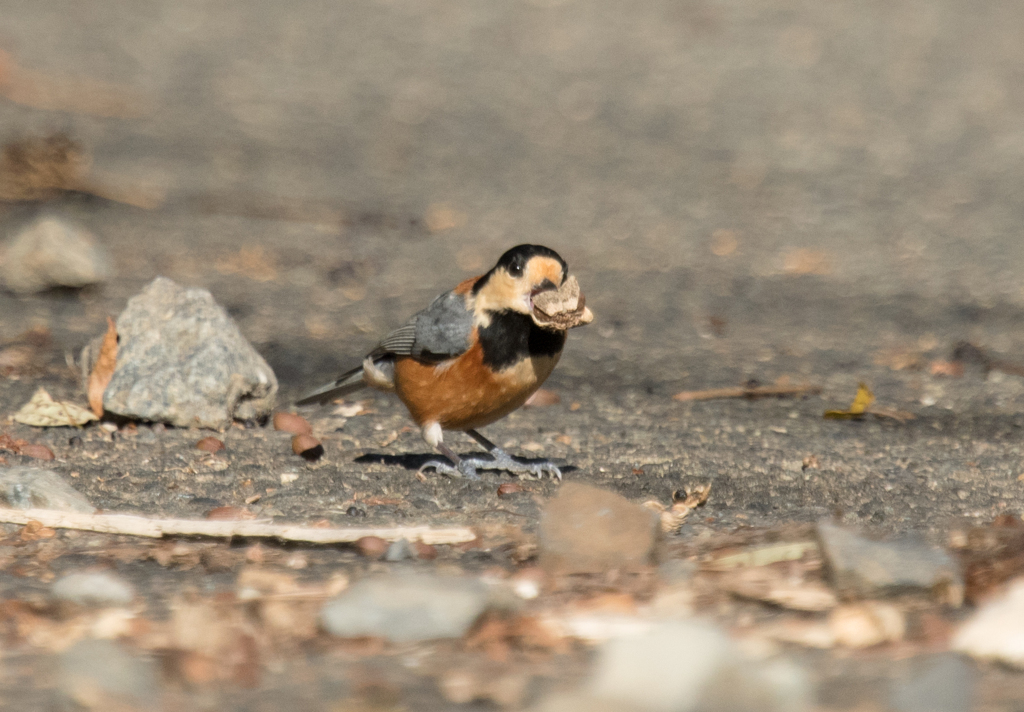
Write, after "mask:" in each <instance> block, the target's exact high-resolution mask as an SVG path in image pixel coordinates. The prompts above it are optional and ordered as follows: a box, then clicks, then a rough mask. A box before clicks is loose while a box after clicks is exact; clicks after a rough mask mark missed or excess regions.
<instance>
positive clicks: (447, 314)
mask: <svg viewBox="0 0 1024 712" xmlns="http://www.w3.org/2000/svg"><path fill="white" fill-rule="evenodd" d="M472 331H473V312H472V311H470V310H469V309H467V308H466V297H465V296H464V295H462V294H455V293H454V292H446V293H445V294H442V295H441V296H439V297H438V298H437V299H435V300H434V301H432V302H431V303H430V306H428V307H427V308H426V309H424V310H423V311H421V312H418V313H417V314H416V315H414V316H413V317H412V318H411V319H410V320H409V321H408V322H406V323H405V325H404V326H401V327H399V328H398V329H395V330H394V331H392V332H391V333H390V334H388V335H387V336H385V337H384V338H383V340H381V342H380V344H378V345H377V348H375V349H374V350H373V354H372V355H382V354H386V353H388V354H397V355H400V356H412V357H414V358H419V359H423V360H425V361H443V360H444V359H447V358H451V357H453V356H458V355H459V354H461V353H463V352H464V351H465V350H466V349H468V348H469V335H470V333H471V332H472Z"/></svg>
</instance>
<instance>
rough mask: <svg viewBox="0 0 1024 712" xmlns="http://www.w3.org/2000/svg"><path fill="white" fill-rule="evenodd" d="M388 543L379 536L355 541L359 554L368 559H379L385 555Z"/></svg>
mask: <svg viewBox="0 0 1024 712" xmlns="http://www.w3.org/2000/svg"><path fill="white" fill-rule="evenodd" d="M389 546H390V543H389V542H388V541H387V540H386V539H381V538H380V537H379V536H364V537H362V538H361V539H357V540H356V548H357V549H359V553H360V554H362V555H363V556H365V557H366V558H368V559H379V558H381V557H383V556H384V554H386V553H387V551H388V547H389Z"/></svg>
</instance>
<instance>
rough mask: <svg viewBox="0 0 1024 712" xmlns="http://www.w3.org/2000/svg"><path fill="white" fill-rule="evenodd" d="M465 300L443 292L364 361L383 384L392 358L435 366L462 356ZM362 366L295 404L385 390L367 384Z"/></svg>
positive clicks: (468, 320) (467, 329)
mask: <svg viewBox="0 0 1024 712" xmlns="http://www.w3.org/2000/svg"><path fill="white" fill-rule="evenodd" d="M466 299H467V297H466V295H465V294H460V293H458V292H446V293H445V294H442V295H441V296H439V297H438V298H437V299H435V300H434V301H432V302H431V303H430V306H428V307H427V308H426V309H424V310H423V311H421V312H419V313H417V314H416V315H414V316H413V317H412V318H411V319H410V320H409V321H408V322H406V323H405V325H403V326H400V327H399V328H397V329H395V330H394V331H392V332H391V333H390V334H388V335H387V336H385V337H384V338H383V339H381V342H380V343H379V344H377V347H376V348H375V349H374V350H373V351H371V352H370V353H369V355H368V356H367V360H368V361H370V362H371V363H372V365H373V366H374V367H375V369H377V371H378V374H377V375H378V376H379V377H380V378H381V379H382V381H386V380H387V379H388V378H389V377H390V379H392V380H393V379H394V361H395V356H412V357H413V358H416V359H419V360H421V361H427V362H430V363H437V362H439V361H445V360H447V359H450V358H454V357H455V356H458V355H459V354H461V353H464V352H465V351H466V350H467V349H468V348H469V338H470V334H471V333H472V331H473V311H472V310H471V309H470V308H469V307H468V306H467V302H466ZM365 363H366V362H365V361H364V366H358V367H356V368H353V369H352V370H351V371H348V372H347V373H343V374H342V375H341V376H339V377H338V378H337V379H336V380H335V381H333V382H332V383H328V384H326V385H324V386H321V387H320V388H317V389H316V390H314V391H312V392H310V393H307V394H306V395H304V396H303V397H302V398H301V399H299V400H298V401H296V405H307V404H309V403H324V402H326V401H329V400H331V399H334V398H339V397H342V396H345V395H348V394H349V393H352V392H353V391H357V390H359V389H360V388H364V387H366V386H367V385H374V386H375V387H378V388H381V387H385V386H386V384H384V385H382V384H375V383H373V379H371V382H370V383H367V381H366V379H365V378H364V373H363V371H364V367H365ZM392 387H393V384H392ZM385 390H387V388H386V387H385Z"/></svg>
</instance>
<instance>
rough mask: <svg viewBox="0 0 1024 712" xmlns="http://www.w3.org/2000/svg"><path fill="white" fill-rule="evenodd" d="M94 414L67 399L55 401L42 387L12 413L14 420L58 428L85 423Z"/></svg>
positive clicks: (91, 418)
mask: <svg viewBox="0 0 1024 712" xmlns="http://www.w3.org/2000/svg"><path fill="white" fill-rule="evenodd" d="M96 419H97V418H96V416H95V415H93V414H92V413H90V412H89V411H88V410H86V409H85V408H83V407H82V406H79V405H75V404H74V403H69V402H67V401H55V400H54V399H53V398H52V397H50V394H49V393H47V392H46V390H45V389H44V388H40V389H39V390H37V391H36V392H35V395H33V396H32V400H30V401H29V402H28V403H26V404H25V405H23V406H22V407H21V410H19V411H18V412H17V413H15V414H14V420H15V422H18V423H24V424H25V425H34V426H36V427H38V428H60V427H73V426H78V425H85V424H86V423H88V422H89V421H90V420H96Z"/></svg>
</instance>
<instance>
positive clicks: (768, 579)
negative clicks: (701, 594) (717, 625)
mask: <svg viewBox="0 0 1024 712" xmlns="http://www.w3.org/2000/svg"><path fill="white" fill-rule="evenodd" d="M718 586H719V588H721V589H722V590H724V591H729V592H730V593H733V594H735V595H737V596H740V597H741V598H750V599H754V600H757V601H765V602H767V603H773V604H775V605H777V606H781V607H783V608H789V609H791V610H797V611H812V612H813V611H827V610H830V609H832V608H834V607H835V606H836V604H837V603H838V601H837V599H836V595H835V594H834V593H833V592H832V589H830V588H828V587H827V586H825V585H824V584H823V583H821V582H820V581H805V580H803V579H802V578H801V577H800V576H793V575H792V574H791V573H790V572H789V571H785V570H782V569H780V568H776V567H773V566H753V567H744V568H739V569H734V570H732V571H730V572H729V573H727V574H726V575H724V576H722V577H721V578H720V579H719V581H718Z"/></svg>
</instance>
